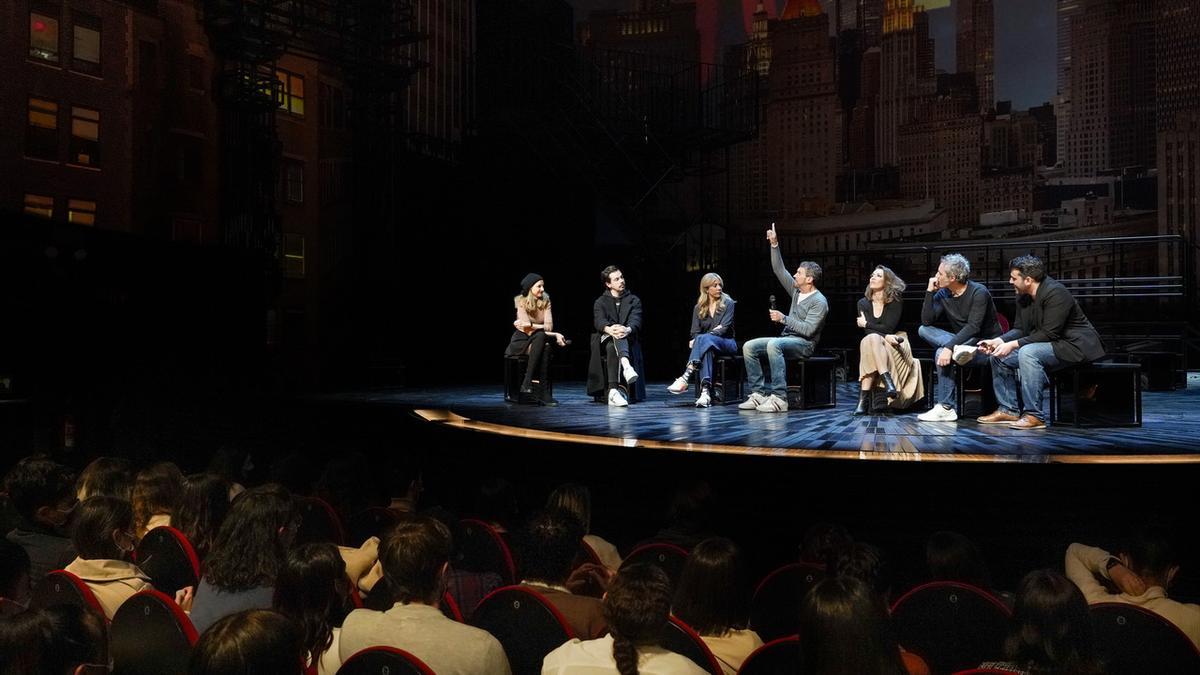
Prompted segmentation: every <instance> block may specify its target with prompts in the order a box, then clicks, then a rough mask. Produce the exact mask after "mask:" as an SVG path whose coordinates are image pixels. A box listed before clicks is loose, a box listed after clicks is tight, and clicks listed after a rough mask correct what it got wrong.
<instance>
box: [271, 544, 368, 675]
mask: <svg viewBox="0 0 1200 675" xmlns="http://www.w3.org/2000/svg"><path fill="white" fill-rule="evenodd" d="M349 593H350V579H349V578H348V577H347V576H346V563H345V562H344V561H343V560H342V557H341V556H340V555H339V554H338V550H337V547H336V546H334V545H333V544H330V543H319V544H303V545H300V546H297V547H295V548H293V549H292V550H291V551H289V552H288V556H287V562H286V563H285V564H284V566H283V568H282V569H280V570H279V576H278V577H277V578H276V580H275V600H274V606H275V611H277V612H279V613H280V614H283V615H284V616H287V617H289V618H291V619H292V620H293V621H295V622H296V624H297V625H299V626H300V628H301V630H303V633H304V634H303V641H304V653H305V659H306V664H307V665H309V666H311V665H313V664H314V663H315V664H316V666H317V675H334V673H336V672H337V670H338V668H340V667H341V666H342V660H341V658H340V655H339V653H338V640H339V637H340V635H341V630H342V629H341V626H340V625H341V623H342V620H343V619H345V618H346V610H347V604H348V602H349Z"/></svg>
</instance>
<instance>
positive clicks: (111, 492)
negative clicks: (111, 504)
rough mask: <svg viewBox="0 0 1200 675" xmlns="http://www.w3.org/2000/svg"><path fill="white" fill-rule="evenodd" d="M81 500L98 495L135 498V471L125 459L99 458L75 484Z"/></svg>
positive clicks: (93, 461) (80, 475) (92, 462)
mask: <svg viewBox="0 0 1200 675" xmlns="http://www.w3.org/2000/svg"><path fill="white" fill-rule="evenodd" d="M75 491H76V493H77V495H78V497H79V499H87V498H88V497H94V496H96V495H105V496H108V497H117V498H120V499H124V500H127V501H128V500H132V498H133V470H132V468H131V467H130V466H129V460H127V459H125V458H124V457H97V458H96V459H93V460H92V461H91V463H90V464H88V465H87V466H86V467H85V468H84V469H83V473H81V474H79V480H77V481H76V483H75Z"/></svg>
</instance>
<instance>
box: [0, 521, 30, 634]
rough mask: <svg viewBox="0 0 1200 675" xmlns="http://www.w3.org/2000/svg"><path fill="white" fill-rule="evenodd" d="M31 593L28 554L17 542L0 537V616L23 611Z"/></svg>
mask: <svg viewBox="0 0 1200 675" xmlns="http://www.w3.org/2000/svg"><path fill="white" fill-rule="evenodd" d="M32 594H33V584H32V583H31V580H30V578H29V554H28V553H26V552H25V549H23V548H21V547H20V546H19V545H18V544H14V543H13V542H11V541H9V540H7V539H0V618H3V617H7V616H12V615H13V614H19V613H21V612H23V611H25V609H26V608H27V607H29V598H30V596H31V595H32Z"/></svg>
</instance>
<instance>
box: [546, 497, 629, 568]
mask: <svg viewBox="0 0 1200 675" xmlns="http://www.w3.org/2000/svg"><path fill="white" fill-rule="evenodd" d="M546 508H548V509H566V510H567V511H570V512H571V513H573V514H575V517H576V518H578V519H579V522H581V523H583V531H584V535H583V542H584V543H585V544H587V545H588V546H590V547H591V549H592V551H594V552H595V553H596V557H597V558H599V559H600V562H602V563H604V566H605V567H607V568H608V569H610V570H612V571H613V572H616V571H617V570H618V569H619V568H620V567H621V553H620V551H618V550H617V547H616V546H613V545H612V544H611V543H609V542H608V540H606V539H604V538H603V537H601V536H599V535H597V534H593V533H592V491H591V490H589V489H588V487H587V486H586V485H579V484H576V483H564V484H562V485H559V486H558V487H556V488H554V491H553V492H551V493H550V496H549V497H548V498H547V499H546Z"/></svg>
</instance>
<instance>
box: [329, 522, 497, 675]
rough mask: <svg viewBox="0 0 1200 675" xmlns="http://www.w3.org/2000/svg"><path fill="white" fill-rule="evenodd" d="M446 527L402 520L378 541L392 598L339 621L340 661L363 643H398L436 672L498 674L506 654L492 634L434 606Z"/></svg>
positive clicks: (446, 561) (446, 562) (447, 544)
mask: <svg viewBox="0 0 1200 675" xmlns="http://www.w3.org/2000/svg"><path fill="white" fill-rule="evenodd" d="M450 550H451V541H450V530H449V529H447V528H446V526H445V525H443V524H442V523H440V522H438V521H437V520H434V519H433V518H429V517H426V516H419V517H417V518H415V519H413V520H410V521H406V522H402V523H400V524H399V525H397V526H396V529H395V530H394V531H393V532H392V533H391V534H390V535H389V536H388V538H387V539H386V540H385V541H384V542H383V544H382V545H381V546H380V550H379V560H380V563H381V564H382V566H383V573H384V577H385V578H386V579H387V580H388V584H389V587H390V592H391V593H392V597H393V598H394V599H395V601H396V602H395V604H394V605H393V606H392V607H391V609H388V610H387V611H383V612H380V611H376V610H370V609H356V610H354V611H353V612H350V615H349V616H347V617H346V621H345V622H344V623H343V624H342V633H341V638H340V640H339V646H338V651H339V653H340V656H341V660H342V661H343V662H344V661H346V660H347V659H349V658H350V656H352V655H353V654H355V653H356V652H358V651H361V650H363V649H366V648H368V647H375V646H380V645H383V646H390V647H397V648H399V649H403V650H405V651H407V652H409V653H411V654H413V655H414V656H416V657H417V658H419V659H421V660H422V661H424V662H425V663H426V664H427V665H428V666H429V667H430V668H431V669H432V670H433V671H434V672H435V673H438V675H472V674H479V675H504V674H506V673H509V672H510V670H509V666H508V657H507V656H505V654H504V649H503V647H501V646H500V643H499V642H498V641H497V640H496V638H494V637H492V636H491V635H489V634H488V633H486V632H484V631H482V630H479V629H478V628H473V627H471V626H467V625H465V624H461V623H457V622H455V621H453V620H451V619H448V618H446V616H445V615H443V614H442V612H441V610H439V609H438V602H439V600H440V599H441V596H442V592H443V591H442V589H443V588H444V584H445V576H446V571H447V569H448V568H449V566H450Z"/></svg>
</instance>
